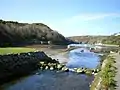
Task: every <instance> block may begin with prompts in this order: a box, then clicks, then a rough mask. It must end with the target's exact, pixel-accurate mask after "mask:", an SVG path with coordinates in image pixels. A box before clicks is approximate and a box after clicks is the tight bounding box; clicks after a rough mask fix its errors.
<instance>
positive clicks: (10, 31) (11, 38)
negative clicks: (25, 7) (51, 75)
mask: <svg viewBox="0 0 120 90" xmlns="http://www.w3.org/2000/svg"><path fill="white" fill-rule="evenodd" d="M48 42H50V43H51V44H67V43H68V40H66V38H65V37H64V36H63V35H61V34H59V33H58V32H57V31H54V30H52V29H51V28H50V27H48V26H47V25H45V24H43V23H33V24H28V23H18V22H13V21H3V20H0V46H10V45H20V44H33V43H38V44H40V43H48Z"/></svg>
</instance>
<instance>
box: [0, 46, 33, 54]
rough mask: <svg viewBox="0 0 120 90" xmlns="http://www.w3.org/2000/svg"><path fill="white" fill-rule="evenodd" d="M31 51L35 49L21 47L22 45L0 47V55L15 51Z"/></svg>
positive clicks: (14, 52)
mask: <svg viewBox="0 0 120 90" xmlns="http://www.w3.org/2000/svg"><path fill="white" fill-rule="evenodd" d="M31 51H35V49H33V48H23V47H7V48H0V55H4V54H16V53H23V52H31Z"/></svg>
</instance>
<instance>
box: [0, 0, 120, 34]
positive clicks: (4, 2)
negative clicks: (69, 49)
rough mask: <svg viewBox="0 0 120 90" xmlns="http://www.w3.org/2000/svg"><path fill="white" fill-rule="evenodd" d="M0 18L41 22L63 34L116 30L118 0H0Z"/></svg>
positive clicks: (119, 12) (119, 26)
mask: <svg viewBox="0 0 120 90" xmlns="http://www.w3.org/2000/svg"><path fill="white" fill-rule="evenodd" d="M0 18H1V19H3V20H13V21H19V22H25V23H26V22H28V23H34V22H42V23H44V24H47V25H48V26H50V27H51V28H52V29H53V30H56V31H58V32H60V33H61V34H63V35H64V36H78V35H110V34H112V33H116V32H120V0H0Z"/></svg>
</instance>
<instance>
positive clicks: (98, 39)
mask: <svg viewBox="0 0 120 90" xmlns="http://www.w3.org/2000/svg"><path fill="white" fill-rule="evenodd" d="M107 37H108V36H88V35H87V36H72V37H68V38H69V39H70V40H73V41H77V42H84V43H91V44H93V43H100V42H102V40H104V39H106V38H107Z"/></svg>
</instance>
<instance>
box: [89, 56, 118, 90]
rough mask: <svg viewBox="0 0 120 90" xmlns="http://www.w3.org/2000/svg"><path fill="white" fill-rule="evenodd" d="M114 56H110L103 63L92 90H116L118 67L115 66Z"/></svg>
mask: <svg viewBox="0 0 120 90" xmlns="http://www.w3.org/2000/svg"><path fill="white" fill-rule="evenodd" d="M114 63H115V57H114V54H110V55H108V56H107V57H106V59H105V60H104V61H103V63H102V66H101V71H100V72H99V73H98V74H97V75H96V76H95V79H94V81H93V83H92V84H91V88H90V90H114V89H115V87H116V81H114V77H115V74H116V67H115V66H114Z"/></svg>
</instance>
